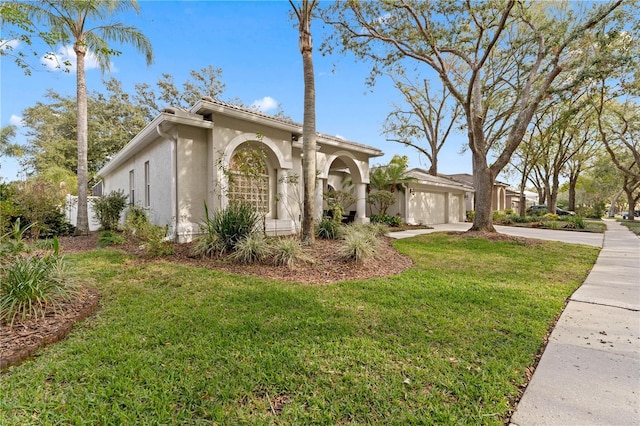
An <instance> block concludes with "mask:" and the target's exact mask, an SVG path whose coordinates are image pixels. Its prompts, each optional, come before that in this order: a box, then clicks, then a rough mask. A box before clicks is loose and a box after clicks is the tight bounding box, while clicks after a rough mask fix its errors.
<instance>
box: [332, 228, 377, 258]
mask: <svg viewBox="0 0 640 426" xmlns="http://www.w3.org/2000/svg"><path fill="white" fill-rule="evenodd" d="M377 251H378V238H377V237H376V236H375V235H374V234H373V233H372V232H371V231H369V230H367V229H366V228H362V227H351V226H350V227H348V228H347V232H346V233H345V236H344V242H343V244H342V245H341V246H340V248H339V249H338V255H339V256H340V258H342V259H343V260H345V261H354V262H357V263H365V262H366V261H367V260H369V259H372V258H373V257H374V256H375V255H376V253H377Z"/></svg>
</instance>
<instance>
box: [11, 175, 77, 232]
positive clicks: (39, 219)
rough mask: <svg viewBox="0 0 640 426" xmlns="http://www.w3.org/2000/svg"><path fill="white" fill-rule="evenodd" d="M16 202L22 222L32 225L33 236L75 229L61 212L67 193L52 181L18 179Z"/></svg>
mask: <svg viewBox="0 0 640 426" xmlns="http://www.w3.org/2000/svg"><path fill="white" fill-rule="evenodd" d="M14 191H15V192H14V195H13V202H14V204H15V207H16V210H15V211H14V212H13V213H12V214H16V213H17V214H18V217H20V218H21V219H22V224H23V225H28V224H32V227H31V228H30V229H29V233H30V235H31V237H32V238H34V239H38V238H39V237H40V236H41V235H42V236H53V235H63V234H68V233H70V232H73V229H74V228H73V227H72V226H71V225H70V224H68V223H67V220H66V217H65V216H64V214H63V213H62V207H63V205H64V194H62V193H61V191H60V188H59V187H58V186H56V185H55V184H54V183H53V182H51V181H47V180H44V179H35V180H29V181H27V182H19V183H16V184H15V187H14Z"/></svg>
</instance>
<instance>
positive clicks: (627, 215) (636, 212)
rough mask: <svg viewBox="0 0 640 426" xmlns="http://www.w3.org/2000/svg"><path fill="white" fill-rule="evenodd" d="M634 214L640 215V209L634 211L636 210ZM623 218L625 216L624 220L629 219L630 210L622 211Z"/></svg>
mask: <svg viewBox="0 0 640 426" xmlns="http://www.w3.org/2000/svg"><path fill="white" fill-rule="evenodd" d="M633 215H634V216H635V217H640V210H636V211H634V212H633ZM622 218H623V219H624V220H627V219H629V212H624V213H622Z"/></svg>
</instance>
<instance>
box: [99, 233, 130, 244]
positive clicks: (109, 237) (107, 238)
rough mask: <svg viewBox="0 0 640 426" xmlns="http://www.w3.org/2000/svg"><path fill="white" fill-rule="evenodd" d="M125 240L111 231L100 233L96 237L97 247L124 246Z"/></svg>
mask: <svg viewBox="0 0 640 426" xmlns="http://www.w3.org/2000/svg"><path fill="white" fill-rule="evenodd" d="M126 241H127V240H126V239H125V238H124V237H123V236H122V235H120V234H118V233H115V232H113V231H102V232H101V233H100V235H99V236H98V247H100V248H102V247H107V246H111V245H119V244H124V243H125V242H126Z"/></svg>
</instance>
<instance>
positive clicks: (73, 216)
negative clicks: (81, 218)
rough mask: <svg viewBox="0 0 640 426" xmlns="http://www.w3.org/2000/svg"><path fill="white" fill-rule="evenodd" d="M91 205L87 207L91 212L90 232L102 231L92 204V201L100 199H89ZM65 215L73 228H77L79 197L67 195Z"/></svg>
mask: <svg viewBox="0 0 640 426" xmlns="http://www.w3.org/2000/svg"><path fill="white" fill-rule="evenodd" d="M88 198H89V200H88V201H89V203H88V204H89V205H88V206H87V209H88V212H89V231H97V230H98V229H100V222H98V220H97V219H96V216H95V214H94V213H93V206H92V204H91V200H93V199H95V198H98V197H88ZM64 210H65V215H66V216H67V220H68V221H69V223H70V224H72V225H73V226H76V223H78V221H77V219H78V197H76V196H75V195H69V194H67V200H66V205H65V209H64Z"/></svg>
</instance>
